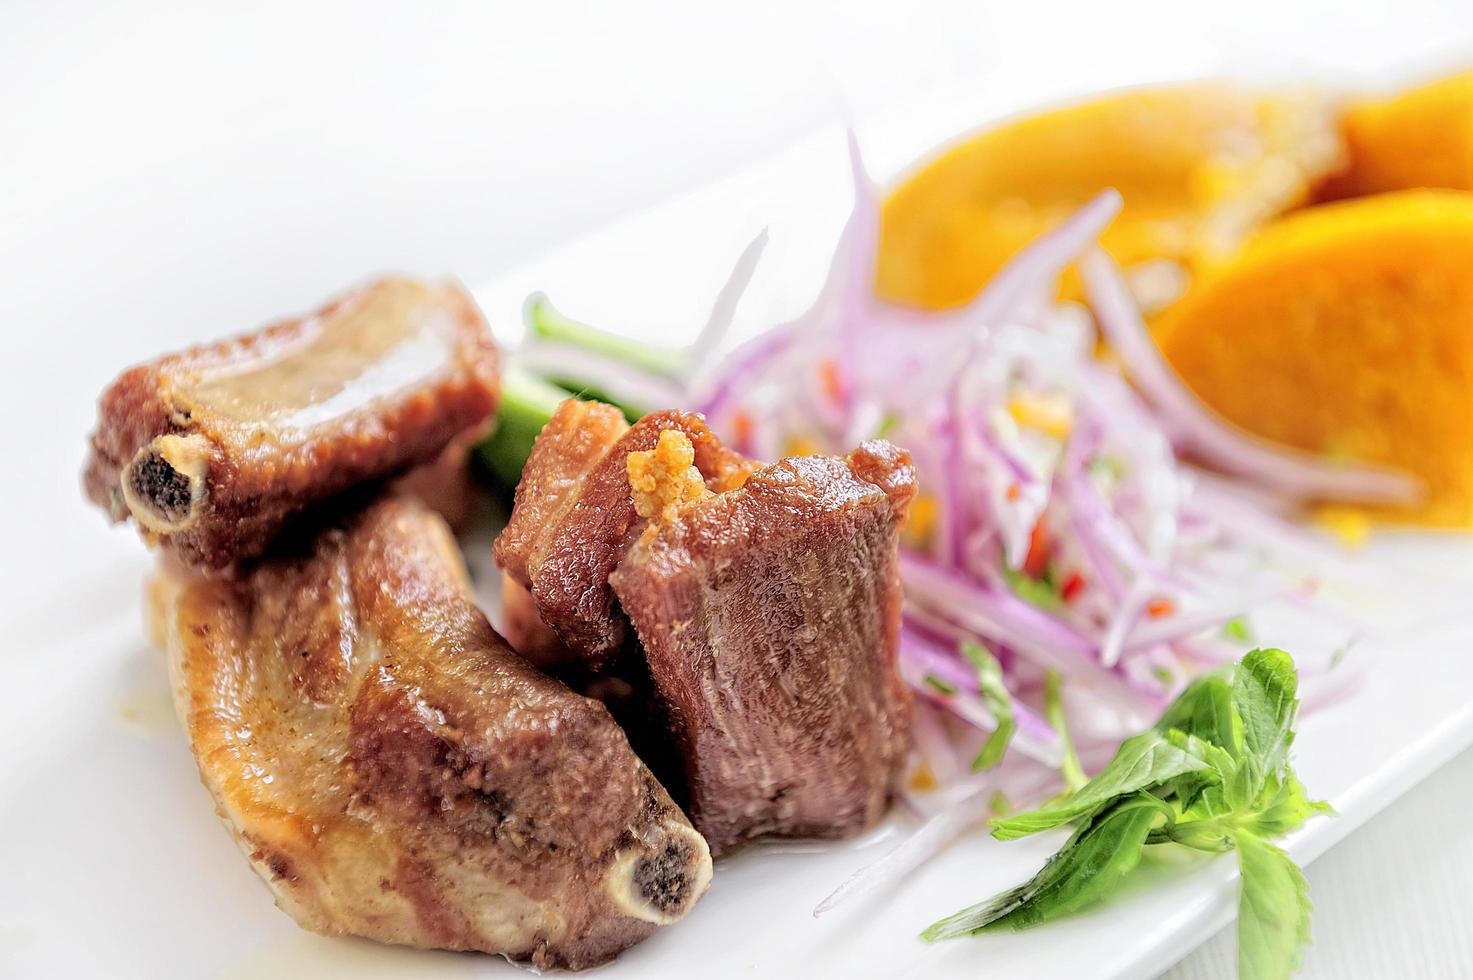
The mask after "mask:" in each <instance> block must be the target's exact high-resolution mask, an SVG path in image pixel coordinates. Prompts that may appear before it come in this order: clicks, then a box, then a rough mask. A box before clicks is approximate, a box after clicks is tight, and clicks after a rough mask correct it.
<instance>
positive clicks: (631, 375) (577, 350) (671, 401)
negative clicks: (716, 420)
mask: <svg viewBox="0 0 1473 980" xmlns="http://www.w3.org/2000/svg"><path fill="white" fill-rule="evenodd" d="M513 356H514V358H515V361H516V363H517V364H518V365H519V366H521V367H522V368H525V369H526V370H527V371H530V372H532V373H533V374H537V375H540V376H542V377H544V378H556V379H558V380H561V381H569V382H578V383H580V384H586V385H588V387H590V388H594V389H597V390H598V391H601V392H604V393H606V394H607V395H609V396H610V397H611V398H616V399H618V400H619V401H621V402H627V403H630V404H633V405H637V406H640V407H643V408H645V409H647V410H649V411H655V410H657V409H660V408H662V407H666V406H670V405H683V404H686V403H688V402H689V400H690V396H689V394H688V393H687V392H686V390H685V388H683V387H682V386H680V385H678V384H675V383H674V382H672V381H668V380H666V379H664V378H660V377H656V376H655V375H653V374H649V373H647V372H644V371H641V370H639V369H638V368H634V367H630V366H629V365H628V364H626V363H624V362H622V361H619V360H617V359H615V358H612V357H608V356H605V355H603V354H599V353H597V352H595V351H590V350H588V349H587V348H583V347H575V346H573V345H571V344H564V343H558V342H557V341H551V340H541V341H537V342H536V343H532V344H528V345H527V346H526V347H522V348H520V349H519V350H517V352H516V353H515V354H514V355H513Z"/></svg>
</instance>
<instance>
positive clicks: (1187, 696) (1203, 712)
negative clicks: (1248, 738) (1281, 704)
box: [1156, 674, 1242, 759]
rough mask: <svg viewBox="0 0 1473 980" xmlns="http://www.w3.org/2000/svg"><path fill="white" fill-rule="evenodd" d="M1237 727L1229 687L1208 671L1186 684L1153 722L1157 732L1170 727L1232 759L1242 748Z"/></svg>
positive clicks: (1239, 728) (1223, 680)
mask: <svg viewBox="0 0 1473 980" xmlns="http://www.w3.org/2000/svg"><path fill="white" fill-rule="evenodd" d="M1241 727H1242V726H1241V723H1240V722H1239V721H1238V719H1237V715H1236V713H1235V712H1234V710H1233V689H1232V687H1231V686H1230V685H1229V684H1228V682H1227V680H1226V679H1224V678H1223V677H1222V676H1221V675H1219V674H1208V675H1207V676H1205V677H1199V678H1197V679H1196V680H1194V681H1192V683H1190V684H1188V685H1187V686H1186V688H1185V689H1184V690H1183V691H1182V692H1181V693H1180V694H1178V695H1177V696H1176V700H1175V701H1172V702H1171V704H1170V705H1169V706H1168V707H1167V709H1166V711H1165V712H1163V713H1162V715H1161V720H1160V721H1158V722H1156V730H1157V731H1158V732H1162V733H1165V732H1168V731H1170V730H1171V729H1173V728H1174V729H1176V730H1178V731H1180V732H1182V733H1184V734H1187V735H1194V736H1196V737H1197V738H1200V739H1203V740H1205V741H1208V742H1211V743H1212V744H1213V745H1216V746H1218V747H1219V748H1222V749H1224V750H1226V751H1227V752H1228V753H1229V754H1230V755H1232V757H1233V758H1235V759H1236V758H1238V756H1239V754H1240V752H1241V751H1242V733H1241Z"/></svg>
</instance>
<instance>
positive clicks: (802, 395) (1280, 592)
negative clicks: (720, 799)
mask: <svg viewBox="0 0 1473 980" xmlns="http://www.w3.org/2000/svg"><path fill="white" fill-rule="evenodd" d="M850 151H851V161H852V166H853V176H854V184H855V203H854V211H853V213H852V215H851V216H850V219H849V222H848V224H847V226H846V228H845V231H844V234H843V236H842V238H841V240H840V245H839V248H838V250H837V253H836V255H835V257H834V260H833V263H832V265H831V268H830V271H829V275H828V279H827V281H826V282H825V284H824V286H823V289H822V291H821V292H820V294H819V296H818V299H817V300H816V302H815V303H814V305H813V306H812V307H811V308H810V309H809V311H808V312H807V313H806V314H804V315H803V316H802V317H800V318H798V319H797V320H794V321H792V322H789V323H786V324H783V325H781V326H778V327H775V328H773V329H771V330H769V331H767V332H766V333H763V334H761V335H759V336H758V337H756V338H755V339H753V340H751V341H749V342H747V343H746V344H745V345H743V346H741V347H738V348H737V349H736V350H734V351H733V352H731V353H730V354H728V355H727V356H725V357H724V358H720V359H713V358H712V357H711V351H712V350H714V349H715V348H716V347H717V346H718V345H719V342H720V337H721V334H722V332H723V328H724V326H725V324H726V322H728V321H729V320H730V316H731V311H732V308H733V307H734V304H735V298H736V295H737V294H739V292H740V289H741V287H742V286H743V285H744V284H745V282H746V280H747V279H749V278H750V276H751V273H752V268H753V266H754V265H755V262H756V261H757V258H758V254H759V253H760V250H761V246H762V243H763V241H765V237H764V238H759V239H758V240H757V241H756V242H754V243H753V245H752V246H751V247H749V248H748V250H747V251H746V252H745V253H744V254H743V256H742V260H741V262H740V263H739V264H738V269H737V271H736V273H735V274H734V276H733V280H732V283H730V284H729V285H728V287H727V288H726V289H724V290H723V291H722V294H721V297H720V299H719V300H718V302H717V304H716V310H715V311H714V312H713V314H712V321H711V323H710V324H708V326H707V328H706V329H705V330H704V331H703V332H702V335H701V339H700V340H699V341H698V342H697V344H696V345H695V346H694V347H693V348H692V349H690V350H688V351H686V352H685V357H686V362H687V364H688V365H689V369H688V372H687V375H688V376H687V377H686V378H685V379H684V380H682V381H680V382H675V383H674V384H675V385H677V386H678V387H679V388H680V392H679V394H680V395H681V396H682V397H681V404H683V405H684V406H685V407H690V408H695V409H697V410H699V411H702V412H704V413H705V414H706V416H707V418H708V420H709V421H710V423H711V425H712V426H713V428H714V429H715V430H716V431H718V432H720V433H721V434H722V435H723V436H724V437H725V438H726V439H727V440H728V441H730V442H731V443H733V444H734V445H735V446H736V447H737V448H739V449H741V450H742V451H744V452H746V453H748V454H750V455H752V456H755V457H758V458H763V459H775V458H778V457H780V456H783V455H791V454H794V453H801V452H811V451H826V452H838V453H842V452H845V451H847V450H848V449H850V448H852V447H853V446H854V445H856V444H857V443H859V442H861V441H863V440H865V439H868V438H873V437H878V436H883V437H885V438H887V439H890V440H891V441H893V442H895V443H896V444H898V445H900V446H903V447H905V448H906V449H908V450H909V451H910V453H911V455H912V457H913V459H914V461H915V465H916V469H917V473H918V477H919V485H920V487H921V494H920V496H919V497H918V499H917V501H916V503H915V506H914V509H913V512H912V515H911V519H910V522H909V524H908V526H907V528H906V530H905V533H904V537H903V541H902V552H901V565H900V567H901V578H902V583H903V587H904V591H905V605H904V621H903V625H902V627H901V635H900V651H899V666H900V671H901V674H902V676H903V677H904V679H905V681H906V682H907V683H908V684H909V685H910V686H911V687H912V688H913V689H914V690H915V692H916V693H917V695H918V701H919V702H920V704H919V705H918V716H917V719H916V746H917V761H916V765H915V768H914V771H913V772H912V774H911V776H910V778H909V779H908V781H907V786H906V787H905V789H904V791H903V793H902V796H903V798H904V799H905V800H906V802H907V803H908V804H909V805H910V806H911V807H912V808H913V809H914V810H915V811H916V812H917V813H918V814H919V815H921V816H922V817H924V818H926V821H925V823H924V824H923V825H922V826H921V828H920V830H918V831H917V832H916V833H915V834H914V835H912V836H911V837H909V838H908V839H907V840H906V841H905V842H904V843H903V844H901V845H900V846H899V847H898V848H897V849H896V850H895V851H893V852H892V853H891V854H890V855H888V856H887V857H886V858H884V859H882V860H881V861H880V862H878V863H877V864H876V865H873V866H871V868H868V869H865V870H864V871H863V872H861V873H860V874H859V875H857V876H856V877H855V878H854V879H851V881H850V882H847V883H845V885H844V886H843V887H841V888H840V889H839V891H837V892H835V893H834V894H833V895H831V896H830V897H829V898H828V899H826V900H825V902H824V903H823V904H821V905H820V906H819V908H818V909H817V910H816V914H817V912H822V911H824V910H826V909H827V908H830V907H832V906H833V905H834V904H837V903H838V902H839V901H840V900H842V899H844V898H846V897H848V896H849V895H852V894H857V893H859V892H860V891H864V890H867V889H868V888H869V887H870V886H872V885H873V884H874V883H875V881H876V879H886V878H889V877H892V876H895V875H899V874H904V873H906V872H908V871H909V870H910V869H912V868H913V867H915V866H916V865H918V864H919V863H920V862H922V861H924V860H925V859H926V857H928V856H929V855H930V854H933V853H935V852H936V851H937V850H939V849H940V848H942V847H944V846H945V845H946V844H947V843H948V842H949V841H950V840H951V839H952V838H954V837H955V836H956V835H957V834H959V833H961V832H962V831H963V830H965V829H966V828H967V827H969V826H971V825H973V824H975V822H976V821H977V820H978V819H980V818H981V817H982V816H984V815H985V812H986V810H987V809H988V808H990V807H993V806H996V805H997V804H998V797H999V794H1006V796H1007V797H1008V798H1009V799H1010V800H1011V801H1012V802H1022V801H1027V800H1029V799H1036V798H1037V797H1038V796H1039V795H1040V794H1043V793H1046V792H1049V791H1050V787H1053V788H1057V786H1058V779H1059V777H1058V770H1059V768H1060V766H1061V763H1063V764H1064V767H1065V770H1066V772H1067V770H1068V763H1067V762H1065V760H1066V759H1070V760H1074V765H1075V767H1076V771H1077V767H1078V765H1079V764H1080V763H1081V762H1082V764H1083V767H1084V768H1085V769H1090V768H1092V766H1097V765H1099V764H1101V763H1103V762H1104V761H1105V760H1106V759H1108V757H1109V756H1110V754H1111V753H1113V751H1114V750H1115V748H1116V746H1117V744H1118V743H1119V741H1120V739H1122V738H1123V737H1125V736H1127V735H1129V734H1132V733H1134V732H1135V731H1138V730H1139V729H1140V728H1141V727H1143V726H1144V725H1145V724H1148V723H1149V722H1150V721H1151V720H1152V719H1154V718H1155V717H1156V716H1157V715H1158V714H1159V712H1160V710H1161V708H1162V707H1163V706H1164V705H1165V704H1166V703H1167V702H1168V701H1169V699H1170V698H1171V697H1173V696H1174V695H1175V694H1176V693H1177V692H1178V691H1179V690H1180V689H1181V687H1182V686H1183V685H1184V684H1185V683H1186V681H1187V680H1189V679H1190V678H1191V677H1192V676H1193V675H1195V674H1197V673H1200V672H1201V671H1202V670H1204V669H1210V668H1211V667H1213V666H1216V665H1218V664H1222V663H1226V662H1228V661H1230V660H1232V659H1234V658H1236V657H1237V656H1238V655H1239V654H1241V652H1242V651H1243V649H1244V646H1245V642H1244V641H1245V640H1246V637H1245V635H1244V633H1245V628H1244V627H1243V625H1242V621H1241V620H1240V618H1239V617H1241V616H1243V615H1244V614H1245V613H1247V612H1248V611H1249V610H1250V609H1251V608H1255V607H1256V606H1257V605H1259V604H1261V603H1263V602H1264V601H1266V600H1269V599H1290V600H1294V599H1300V598H1303V597H1302V595H1299V594H1298V593H1297V592H1296V589H1297V588H1298V582H1297V580H1295V579H1294V578H1293V577H1292V576H1289V577H1288V578H1286V579H1285V581H1284V582H1282V583H1280V584H1277V585H1275V584H1270V583H1271V581H1272V580H1273V579H1274V576H1273V575H1271V574H1267V573H1266V572H1265V567H1264V563H1263V561H1262V560H1261V555H1262V554H1263V553H1264V552H1265V551H1266V550H1272V549H1274V548H1277V547H1278V545H1279V543H1280V541H1283V542H1287V543H1288V544H1289V545H1293V546H1295V547H1298V548H1300V550H1301V551H1308V552H1311V553H1313V552H1314V550H1315V549H1316V548H1321V547H1323V546H1322V545H1319V544H1318V543H1317V542H1313V541H1309V540H1308V536H1307V535H1304V534H1302V533H1300V532H1297V531H1296V530H1295V529H1294V528H1292V527H1291V526H1290V525H1288V524H1286V523H1285V522H1283V521H1281V520H1280V519H1278V518H1277V517H1274V516H1272V515H1271V514H1269V513H1267V512H1265V511H1264V510H1263V509H1262V508H1259V507H1257V506H1255V505H1254V504H1252V503H1250V502H1246V501H1245V500H1244V498H1243V497H1242V496H1240V495H1237V494H1236V493H1235V492H1234V491H1233V490H1231V489H1224V488H1223V482H1224V481H1222V480H1221V479H1220V478H1217V477H1211V476H1208V475H1206V474H1202V473H1199V472H1198V471H1196V470H1193V469H1191V468H1189V467H1187V466H1185V465H1184V464H1183V462H1182V461H1181V459H1180V458H1179V453H1184V452H1189V453H1191V454H1193V455H1194V456H1196V457H1197V458H1200V459H1202V460H1203V461H1204V462H1207V463H1210V464H1211V465H1212V466H1213V467H1214V468H1216V469H1218V470H1220V471H1223V472H1225V473H1227V474H1229V475H1235V476H1239V477H1242V478H1244V479H1246V480H1248V481H1249V482H1250V483H1252V484H1254V485H1255V487H1256V491H1255V492H1258V493H1260V494H1262V493H1264V492H1265V491H1266V492H1267V493H1268V495H1269V499H1270V500H1274V501H1284V500H1293V499H1301V498H1308V497H1326V498H1341V499H1352V500H1371V501H1381V500H1392V499H1405V498H1406V497H1407V496H1409V495H1410V494H1412V493H1414V492H1415V487H1414V485H1413V484H1411V483H1410V482H1409V481H1407V480H1406V479H1404V478H1402V477H1401V476H1399V475H1396V474H1389V473H1385V472H1382V471H1378V470H1371V469H1367V468H1360V467H1351V466H1341V465H1337V464H1331V463H1328V462H1325V461H1320V460H1315V459H1312V458H1309V457H1306V456H1303V455H1300V454H1298V453H1294V452H1291V451H1287V450H1283V449H1279V448H1277V447H1273V446H1270V445H1268V444H1266V443H1263V442H1260V441H1258V440H1255V439H1253V438H1252V437H1250V436H1248V435H1246V434H1244V433H1242V432H1239V431H1237V430H1236V429H1234V428H1232V427H1231V426H1230V425H1228V424H1227V423H1225V422H1223V421H1222V420H1220V419H1218V418H1217V417H1215V416H1214V415H1213V414H1212V413H1211V412H1210V410H1208V409H1207V408H1206V407H1205V406H1203V405H1202V404H1201V403H1200V402H1198V401H1197V400H1196V399H1195V398H1194V397H1193V396H1192V395H1191V394H1190V393H1189V392H1188V391H1187V390H1186V389H1185V388H1184V387H1183V386H1182V385H1181V383H1180V382H1179V381H1178V380H1177V379H1176V377H1175V375H1174V374H1172V372H1171V370H1170V368H1169V367H1168V366H1167V365H1166V364H1165V362H1164V360H1163V359H1162V358H1161V355H1160V353H1159V352H1158V350H1157V348H1156V347H1155V345H1154V343H1153V342H1152V341H1151V339H1150V335H1149V334H1148V333H1147V332H1146V328H1145V327H1144V325H1143V323H1142V321H1141V318H1140V314H1139V313H1138V311H1137V309H1136V307H1135V305H1134V302H1133V300H1132V299H1131V296H1130V294H1129V292H1128V291H1127V289H1126V288H1125V285H1124V282H1123V279H1122V278H1121V276H1120V273H1119V271H1118V270H1117V269H1116V268H1115V267H1114V265H1113V264H1112V263H1111V261H1110V260H1109V258H1108V257H1106V256H1105V254H1104V253H1103V252H1102V251H1100V250H1099V249H1098V247H1097V245H1096V242H1097V240H1098V238H1099V236H1100V234H1101V232H1102V231H1103V230H1104V229H1105V227H1106V226H1107V225H1108V224H1109V222H1110V220H1111V219H1112V218H1113V216H1114V215H1115V213H1116V212H1117V211H1118V210H1119V207H1120V197H1119V195H1118V194H1116V193H1115V192H1114V191H1106V192H1104V193H1102V194H1100V195H1099V196H1098V197H1097V198H1095V199H1094V200H1093V201H1090V202H1089V203H1087V204H1085V205H1084V206H1083V207H1082V208H1080V209H1079V211H1078V212H1076V213H1075V214H1074V216H1073V217H1071V218H1070V219H1069V220H1067V221H1065V222H1064V223H1063V224H1061V225H1060V226H1059V227H1057V228H1055V229H1054V230H1053V231H1051V232H1049V233H1048V234H1046V235H1044V236H1042V237H1041V238H1039V239H1038V240H1037V241H1035V242H1034V243H1032V244H1031V245H1030V246H1029V247H1027V248H1026V249H1024V250H1023V251H1022V252H1020V253H1019V254H1018V255H1017V256H1016V257H1015V258H1014V259H1013V261H1012V262H1011V263H1010V264H1009V265H1008V266H1007V267H1006V268H1005V269H1004V270H1003V271H1002V272H1000V273H999V274H998V275H997V276H996V277H995V278H994V279H993V280H992V282H991V283H990V284H989V285H988V286H987V287H986V289H984V290H983V291H982V293H981V294H980V295H978V296H977V298H976V299H975V300H974V301H972V302H971V303H970V304H969V305H968V306H966V307H964V308H961V309H957V310H953V311H945V312H935V313H923V312H919V311H916V310H911V309H906V308H901V307H896V306H892V305H889V304H887V303H885V302H883V301H881V300H879V299H877V298H876V297H875V294H874V278H875V270H876V263H877V249H878V239H879V215H880V207H879V201H878V198H877V194H876V191H875V188H874V185H873V184H872V183H871V182H870V180H869V178H868V176H867V175H866V173H865V171H864V168H863V164H862V162H861V160H860V157H859V153H858V148H857V145H856V143H855V141H854V139H853V137H852V134H851V138H850ZM1076 262H1079V263H1080V266H1081V272H1082V274H1083V277H1084V281H1085V284H1086V288H1087V293H1088V298H1089V301H1090V308H1091V310H1092V312H1093V315H1091V312H1090V311H1089V310H1086V309H1085V308H1084V307H1082V306H1078V305H1075V304H1069V303H1061V302H1058V301H1057V300H1056V299H1055V297H1056V295H1057V283H1058V279H1059V276H1060V274H1061V273H1062V272H1063V271H1064V269H1065V268H1066V267H1068V266H1069V265H1071V264H1073V263H1076ZM1096 323H1098V326H1099V330H1100V332H1101V333H1103V335H1104V336H1105V338H1106V339H1107V340H1108V341H1109V343H1110V346H1111V349H1112V351H1113V352H1114V354H1115V356H1116V357H1118V358H1119V359H1120V361H1121V363H1122V364H1123V366H1124V368H1125V373H1126V375H1128V376H1129V377H1130V378H1131V380H1132V381H1133V382H1134V383H1135V386H1136V387H1132V385H1131V384H1128V383H1127V382H1126V380H1125V377H1124V376H1122V374H1121V373H1120V372H1118V371H1117V370H1115V369H1114V368H1113V367H1112V366H1110V365H1109V364H1108V363H1106V362H1105V361H1104V360H1102V359H1100V358H1099V357H1097V356H1096V345H1097V335H1096ZM559 367H560V368H561V369H562V370H564V371H565V372H566V371H567V362H563V363H562V364H560V365H559ZM610 376H612V377H614V378H615V380H616V382H617V384H615V385H613V387H617V388H619V390H620V391H621V392H623V393H624V394H626V395H628V396H629V397H631V398H632V399H634V400H635V401H636V402H638V400H639V396H640V395H641V394H643V395H645V396H647V397H651V398H655V399H656V403H657V404H661V406H662V407H663V403H665V402H668V401H669V400H670V398H671V397H673V396H674V394H675V393H674V392H672V391H671V387H672V382H670V381H669V379H667V378H655V377H650V378H649V379H648V384H647V385H643V384H642V383H641V382H640V381H639V372H638V371H635V370H632V369H629V368H627V367H626V368H621V369H619V370H618V371H615V372H614V373H613V374H612V375H610ZM607 377H609V376H605V378H607ZM596 378H597V375H592V376H590V382H593V381H594V380H596ZM604 383H605V384H608V383H609V382H608V381H607V380H605V381H604ZM646 388H647V389H648V390H644V389H646ZM979 658H981V659H979ZM984 668H988V669H991V670H994V671H996V672H997V674H999V675H1000V678H1001V683H1000V684H999V685H996V686H994V687H992V688H989V687H988V685H987V684H986V683H985V682H982V681H980V680H979V678H981V676H982V674H983V671H984ZM1051 675H1054V677H1053V678H1051ZM1056 678H1062V679H1063V683H1062V685H1060V684H1059V683H1058V681H1057V680H1056ZM1060 686H1062V688H1063V690H1064V695H1063V696H1062V698H1054V699H1052V700H1051V699H1050V697H1049V692H1050V691H1057V690H1058V689H1059V687H1060ZM999 699H1001V703H999ZM1066 705H1067V726H1066V725H1065V723H1064V718H1065V717H1066V712H1065V710H1064V709H1065V706H1066ZM1003 718H1006V724H1007V726H1008V730H1009V731H1011V733H1012V735H1011V741H1010V743H1009V745H1008V747H1007V751H1006V753H1005V755H1003V757H1002V758H1001V760H1000V761H999V760H998V759H997V758H996V756H995V755H989V754H988V753H987V752H985V751H979V749H981V747H983V746H985V745H986V743H987V742H988V740H989V737H990V735H991V734H992V732H993V730H994V729H995V728H997V727H998V725H999V722H1000V720H1001V719H1003ZM1065 727H1067V729H1068V735H1067V736H1065V735H1064V734H1063V732H1062V731H1061V730H1062V729H1064V728H1065ZM984 757H987V758H986V759H985V760H984Z"/></svg>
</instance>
